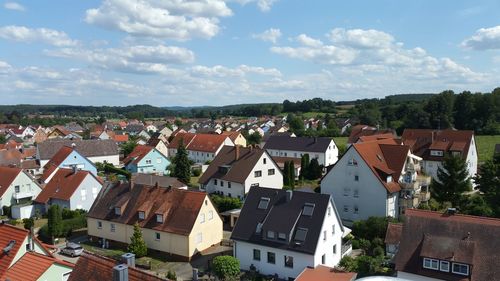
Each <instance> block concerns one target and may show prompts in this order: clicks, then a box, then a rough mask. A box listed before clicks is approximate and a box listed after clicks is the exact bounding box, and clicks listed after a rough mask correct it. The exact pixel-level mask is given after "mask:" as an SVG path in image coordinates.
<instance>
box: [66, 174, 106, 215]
mask: <svg viewBox="0 0 500 281" xmlns="http://www.w3.org/2000/svg"><path fill="white" fill-rule="evenodd" d="M101 188H102V185H101V183H100V182H99V181H97V180H96V179H95V178H94V177H93V176H92V175H87V176H86V177H85V179H84V180H83V181H82V183H81V184H80V186H79V187H78V188H77V189H76V190H75V192H74V193H73V195H72V196H71V198H70V208H71V210H75V209H83V210H86V211H88V210H90V207H92V204H94V201H95V198H96V197H97V195H98V194H99V192H100V191H101Z"/></svg>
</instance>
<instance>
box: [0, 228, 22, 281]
mask: <svg viewBox="0 0 500 281" xmlns="http://www.w3.org/2000/svg"><path fill="white" fill-rule="evenodd" d="M27 236H28V231H27V230H24V229H20V228H17V227H14V226H11V225H8V224H5V223H2V224H0V248H1V249H3V248H4V247H5V246H7V245H8V244H9V242H10V241H11V240H14V241H16V243H15V244H14V247H13V248H12V249H11V250H10V252H9V254H8V255H6V254H5V253H4V252H3V251H2V252H0V279H1V280H5V279H3V278H2V276H3V275H4V274H5V272H7V269H8V268H9V266H10V264H11V263H12V260H14V257H15V256H16V254H17V252H18V251H19V249H20V248H21V247H25V246H24V244H23V242H24V240H25V239H26V237H27Z"/></svg>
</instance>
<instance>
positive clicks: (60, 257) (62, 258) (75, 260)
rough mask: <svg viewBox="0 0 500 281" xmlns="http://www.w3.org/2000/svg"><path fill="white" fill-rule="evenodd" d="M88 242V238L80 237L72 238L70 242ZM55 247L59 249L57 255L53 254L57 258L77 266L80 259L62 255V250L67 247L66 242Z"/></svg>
mask: <svg viewBox="0 0 500 281" xmlns="http://www.w3.org/2000/svg"><path fill="white" fill-rule="evenodd" d="M87 240H88V237H87V236H79V237H74V238H71V239H69V240H68V241H69V242H73V243H78V244H79V243H81V242H84V241H87ZM55 247H57V249H58V250H57V252H56V253H55V254H53V255H54V256H55V257H56V258H58V259H61V260H64V261H67V262H70V263H73V264H75V263H76V262H77V261H78V257H70V256H67V255H64V254H61V253H60V251H61V249H62V248H64V247H66V242H62V243H59V244H56V245H55Z"/></svg>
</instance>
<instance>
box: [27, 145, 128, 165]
mask: <svg viewBox="0 0 500 281" xmlns="http://www.w3.org/2000/svg"><path fill="white" fill-rule="evenodd" d="M64 146H70V147H72V148H73V149H74V150H76V151H77V152H78V153H80V155H82V156H84V157H87V158H88V159H89V160H90V161H92V163H94V164H95V163H109V164H112V165H114V166H119V165H120V156H119V153H118V145H117V144H116V142H115V141H114V140H50V141H45V142H43V143H40V144H38V145H37V151H36V159H37V160H38V161H40V166H41V167H44V166H45V164H47V162H49V161H50V159H52V157H53V156H54V155H55V154H56V153H57V152H58V151H59V150H60V149H61V148H62V147H64Z"/></svg>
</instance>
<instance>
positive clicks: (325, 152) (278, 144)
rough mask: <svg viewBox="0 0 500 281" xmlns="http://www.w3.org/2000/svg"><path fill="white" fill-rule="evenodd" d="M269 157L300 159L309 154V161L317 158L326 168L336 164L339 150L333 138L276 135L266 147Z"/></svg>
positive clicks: (268, 141)
mask: <svg viewBox="0 0 500 281" xmlns="http://www.w3.org/2000/svg"><path fill="white" fill-rule="evenodd" d="M264 149H265V150H267V152H268V153H269V155H271V156H273V157H275V156H278V157H291V158H298V159H300V158H301V157H302V155H304V154H309V159H311V160H312V159H313V158H316V159H318V163H319V164H320V165H322V166H324V167H327V166H330V165H333V164H335V162H337V159H338V155H339V150H338V148H337V145H336V144H335V142H334V141H333V139H332V138H311V137H290V136H282V135H275V136H271V137H269V139H268V140H267V142H266V145H265V146H264Z"/></svg>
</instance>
